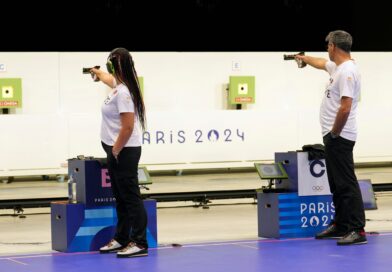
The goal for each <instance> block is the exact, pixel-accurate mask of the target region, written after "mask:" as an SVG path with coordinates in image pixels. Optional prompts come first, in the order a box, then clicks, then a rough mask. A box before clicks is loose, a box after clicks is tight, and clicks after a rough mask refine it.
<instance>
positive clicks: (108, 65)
mask: <svg viewBox="0 0 392 272" xmlns="http://www.w3.org/2000/svg"><path fill="white" fill-rule="evenodd" d="M106 69H107V70H108V72H109V74H114V66H113V62H112V61H111V60H110V58H109V59H108V61H107V62H106Z"/></svg>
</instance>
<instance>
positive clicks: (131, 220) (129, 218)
mask: <svg viewBox="0 0 392 272" xmlns="http://www.w3.org/2000/svg"><path fill="white" fill-rule="evenodd" d="M102 146H103V149H104V150H105V152H106V155H107V164H108V172H109V176H110V180H111V184H112V191H113V196H114V197H115V198H116V210H117V220H118V221H117V228H116V234H115V236H114V239H115V240H116V241H117V242H119V243H120V244H122V245H126V244H128V243H129V242H131V241H132V242H135V243H136V244H138V245H140V246H143V247H145V248H148V244H147V238H146V228H147V213H146V210H145V208H144V204H143V200H142V197H141V194H140V188H139V181H138V164H139V159H140V156H141V152H142V148H141V147H140V146H138V147H124V148H123V149H122V150H121V152H120V154H119V155H118V158H117V160H116V159H115V158H114V156H113V154H112V146H108V145H106V144H105V143H102Z"/></svg>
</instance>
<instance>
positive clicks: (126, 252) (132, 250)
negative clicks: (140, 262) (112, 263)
mask: <svg viewBox="0 0 392 272" xmlns="http://www.w3.org/2000/svg"><path fill="white" fill-rule="evenodd" d="M147 255H148V250H147V249H146V248H143V247H139V246H138V245H137V244H136V243H134V242H130V243H129V244H128V245H127V246H126V247H125V248H124V249H122V250H120V251H118V252H117V257H119V258H127V257H141V256H147Z"/></svg>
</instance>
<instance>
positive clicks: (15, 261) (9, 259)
mask: <svg viewBox="0 0 392 272" xmlns="http://www.w3.org/2000/svg"><path fill="white" fill-rule="evenodd" d="M7 260H8V261H11V262H14V263H18V264H23V265H28V264H27V263H22V262H19V261H17V260H13V259H11V258H7Z"/></svg>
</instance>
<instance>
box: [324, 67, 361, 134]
mask: <svg viewBox="0 0 392 272" xmlns="http://www.w3.org/2000/svg"><path fill="white" fill-rule="evenodd" d="M325 67H326V69H327V71H328V73H329V74H330V79H329V82H328V84H327V88H326V90H325V95H324V98H323V101H322V103H321V108H320V124H321V128H322V135H323V136H325V135H326V134H328V133H329V132H330V131H331V130H332V127H333V124H334V123H335V118H336V115H337V113H338V110H339V108H340V102H341V98H342V96H347V97H351V98H352V99H353V101H352V105H351V111H350V114H349V116H348V119H347V122H346V124H345V126H344V127H343V130H342V131H341V133H340V136H341V137H343V138H345V139H348V140H351V141H355V140H356V139H357V122H356V115H357V106H358V100H359V96H360V92H361V75H360V74H359V71H358V68H357V66H356V64H355V62H354V61H353V60H349V61H345V62H343V63H342V64H340V65H339V66H336V64H335V63H334V62H332V61H328V62H327V63H326V65H325Z"/></svg>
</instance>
